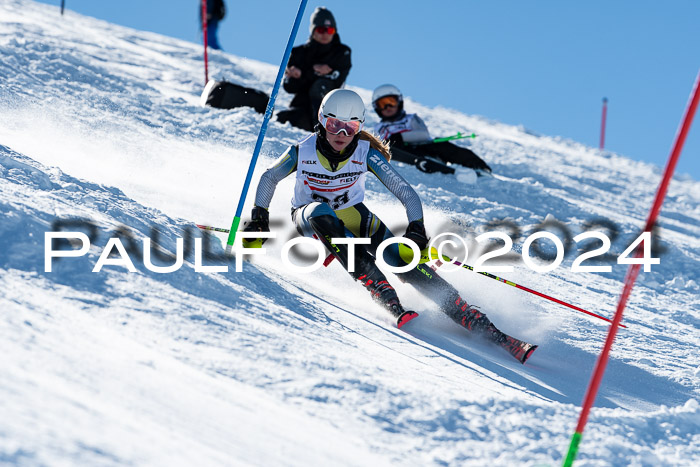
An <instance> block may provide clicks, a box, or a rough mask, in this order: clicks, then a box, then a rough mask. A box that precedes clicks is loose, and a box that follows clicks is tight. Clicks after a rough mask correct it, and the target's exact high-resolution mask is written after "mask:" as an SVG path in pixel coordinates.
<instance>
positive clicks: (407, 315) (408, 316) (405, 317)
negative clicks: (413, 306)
mask: <svg viewBox="0 0 700 467" xmlns="http://www.w3.org/2000/svg"><path fill="white" fill-rule="evenodd" d="M417 317H418V313H416V312H415V311H404V312H403V313H401V316H399V317H398V319H397V320H396V327H397V328H399V329H401V327H402V326H403V325H405V324H406V323H408V322H409V321H411V320H412V319H413V318H417Z"/></svg>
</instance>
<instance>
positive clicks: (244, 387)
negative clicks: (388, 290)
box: [0, 0, 700, 466]
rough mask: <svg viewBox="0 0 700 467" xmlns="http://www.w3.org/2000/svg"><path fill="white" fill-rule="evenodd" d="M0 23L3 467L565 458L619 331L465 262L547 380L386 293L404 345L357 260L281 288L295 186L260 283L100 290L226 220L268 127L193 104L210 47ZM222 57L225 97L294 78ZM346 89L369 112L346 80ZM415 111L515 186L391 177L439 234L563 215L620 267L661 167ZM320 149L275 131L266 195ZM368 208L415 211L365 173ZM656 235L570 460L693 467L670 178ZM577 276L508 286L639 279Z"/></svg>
mask: <svg viewBox="0 0 700 467" xmlns="http://www.w3.org/2000/svg"><path fill="white" fill-rule="evenodd" d="M0 18H2V22H0V106H1V108H2V112H0V217H1V219H2V221H1V222H0V291H1V292H0V310H2V318H1V319H0V356H1V357H0V374H1V375H2V377H1V378H0V463H4V464H11V465H13V464H17V465H76V464H83V465H117V464H136V465H144V464H146V465H389V464H395V465H396V464H400V465H557V464H560V463H561V460H562V458H563V455H564V453H565V452H566V449H567V447H568V443H569V440H570V437H571V434H572V433H573V430H574V428H575V424H576V421H577V418H578V414H579V410H580V409H579V407H580V403H581V401H582V399H583V395H584V392H585V389H586V386H587V384H588V379H589V377H590V374H591V370H592V368H593V365H594V363H595V360H596V357H597V354H598V352H599V351H600V349H601V347H602V343H603V341H604V339H605V336H606V334H607V330H608V327H607V324H606V323H605V322H603V321H601V320H597V319H594V318H590V317H587V316H585V315H583V314H581V313H577V312H574V311H572V310H569V309H567V308H564V307H561V306H559V305H556V304H555V303H552V302H548V301H545V300H542V299H540V298H538V297H535V296H533V295H528V294H526V293H524V292H522V291H519V290H517V289H515V288H513V287H509V286H507V285H504V284H502V283H499V282H497V281H493V280H490V279H487V278H485V277H483V276H480V275H476V274H474V273H471V272H469V271H466V270H463V269H460V270H457V271H455V272H451V273H446V274H445V275H444V276H445V277H446V278H447V279H448V280H449V281H450V282H451V283H453V284H454V285H455V286H456V287H457V288H459V290H460V291H461V292H462V294H463V295H464V296H465V297H467V298H468V299H470V300H471V301H473V302H474V303H477V304H480V305H481V307H482V311H484V312H485V313H487V314H488V316H489V317H490V318H491V319H492V320H493V321H494V322H495V323H496V325H497V326H499V327H500V328H501V329H502V330H503V331H505V332H508V333H510V334H515V335H516V336H517V337H520V338H522V339H526V340H529V341H531V342H534V343H537V344H539V345H540V348H539V349H538V350H537V351H536V352H535V353H534V355H533V357H532V358H531V360H530V361H528V363H527V364H526V365H520V364H518V363H517V362H516V361H515V360H513V359H512V358H511V357H510V356H509V355H508V354H507V353H506V352H504V351H503V350H502V349H500V348H497V347H495V346H493V345H491V344H489V343H486V342H482V341H481V340H480V339H478V338H475V337H473V336H470V335H469V334H468V333H467V332H466V331H465V330H464V329H462V328H460V327H459V326H457V325H456V324H454V323H452V322H451V321H450V320H449V319H448V318H447V317H446V316H444V315H442V314H441V313H440V312H439V311H438V310H436V309H435V306H434V304H433V303H432V302H431V301H430V300H429V299H427V298H425V297H422V296H420V295H419V294H418V293H417V292H415V291H414V290H412V289H411V288H410V287H408V286H405V285H403V284H400V283H398V281H396V280H395V279H394V280H393V282H395V283H396V284H395V285H396V287H397V290H398V291H399V294H400V296H401V297H402V301H403V303H404V304H405V305H406V306H408V307H409V308H413V309H415V310H417V311H418V312H419V313H420V314H421V316H420V317H419V318H418V319H417V320H414V321H413V322H411V324H410V325H407V326H406V328H405V329H406V331H405V332H404V331H399V330H397V329H396V328H395V327H394V326H393V324H392V323H391V320H390V318H389V317H388V316H387V315H386V313H385V312H383V311H382V310H381V309H379V308H378V307H377V306H376V305H374V304H373V303H372V302H371V300H370V298H369V297H368V296H367V295H366V292H365V291H364V290H363V289H362V288H361V287H360V286H359V285H357V284H354V283H353V282H352V280H351V279H350V278H349V277H348V275H347V274H346V273H345V272H344V271H343V270H342V269H341V268H340V266H339V265H338V264H332V265H331V266H330V267H329V268H327V269H324V270H319V271H317V272H315V273H310V274H292V273H290V272H289V271H287V270H285V269H284V268H282V267H280V262H279V254H280V249H281V246H282V244H283V242H284V240H286V239H288V238H290V237H291V236H292V235H293V234H294V232H293V228H292V226H291V221H290V219H289V199H290V197H291V192H292V184H291V180H286V181H285V182H283V183H282V184H280V186H279V188H278V192H277V194H276V196H275V199H274V201H273V204H272V207H271V213H272V220H273V225H274V227H275V229H276V231H277V232H279V237H280V239H279V240H277V241H273V242H269V243H268V244H266V246H267V247H268V248H267V255H266V256H265V257H263V258H256V259H255V260H254V261H251V262H247V263H245V264H244V272H242V273H237V272H235V270H234V267H233V264H232V263H228V264H229V266H230V267H229V272H226V273H200V272H196V271H195V269H194V263H193V261H194V259H193V257H192V256H191V255H189V256H188V258H187V261H186V263H185V265H184V266H183V267H182V268H181V269H180V270H178V271H177V272H174V273H170V274H157V273H153V272H150V271H148V270H147V269H146V268H145V267H144V266H143V264H142V263H141V261H139V260H138V259H139V258H140V257H139V256H138V255H134V257H133V259H134V263H135V264H136V268H137V270H138V271H137V272H135V273H130V272H128V271H127V270H126V269H125V268H123V267H120V266H105V267H104V268H103V269H102V271H101V272H99V273H93V272H91V271H92V268H93V266H94V265H95V263H96V262H97V259H98V257H99V255H100V254H101V253H102V249H103V248H104V246H105V245H106V243H107V240H108V239H109V238H110V237H112V236H116V235H118V234H119V235H121V238H123V239H124V243H125V246H128V247H129V248H130V251H136V252H138V251H140V250H141V249H142V248H141V239H142V238H144V237H152V236H153V232H152V229H155V230H157V232H158V233H159V235H160V239H161V243H162V244H163V248H165V250H167V251H171V252H172V251H174V249H175V240H176V239H177V238H179V237H183V236H188V237H189V238H191V236H196V237H199V236H200V235H201V234H200V233H199V232H197V229H196V228H195V226H194V224H195V223H200V224H207V225H213V226H220V227H228V225H230V222H231V218H232V216H233V212H234V211H235V207H236V204H237V201H238V197H239V196H240V190H241V186H242V182H243V180H244V177H245V172H246V169H247V167H248V162H249V160H250V155H251V153H252V149H253V146H254V143H255V140H256V138H257V133H258V130H259V128H260V124H261V121H262V118H261V116H260V115H259V114H257V113H255V112H254V111H253V110H252V109H247V108H244V109H236V110H232V111H221V110H214V109H205V108H201V107H199V106H198V99H199V93H200V91H201V89H202V85H203V82H202V81H203V76H202V75H203V72H202V63H201V56H200V54H201V50H200V46H199V45H196V44H191V43H187V42H183V41H179V40H175V39H171V38H167V37H163V36H159V35H156V34H152V33H145V32H140V31H135V30H132V29H128V28H124V27H119V26H115V25H112V24H109V23H106V22H103V21H98V20H95V19H92V18H88V17H82V16H79V15H76V14H74V13H72V12H68V14H66V15H65V16H64V17H61V16H60V15H59V14H58V10H57V8H52V7H49V6H46V5H43V4H37V3H34V2H31V1H24V0H3V2H1V3H0ZM280 46H282V44H280ZM240 52H241V53H244V44H241V50H240ZM210 60H211V69H212V72H213V74H214V75H215V76H216V77H219V78H222V77H225V78H227V79H228V80H230V81H234V82H238V83H241V84H243V85H248V86H253V87H256V88H258V89H262V90H265V91H269V90H270V89H271V88H272V84H273V81H274V77H275V74H276V65H270V64H265V63H259V62H255V61H253V60H248V59H245V58H241V57H238V56H234V55H230V54H225V53H220V52H212V53H211V54H210ZM397 83H398V84H400V79H399V77H397ZM349 84H350V86H349V87H350V88H351V89H354V90H356V91H357V92H359V93H360V95H362V97H363V98H364V99H365V101H366V102H368V101H369V97H370V94H371V90H366V89H357V88H354V87H352V85H351V84H352V73H351V74H350V83H349ZM289 97H290V96H289V95H287V94H286V93H284V92H281V93H280V96H279V99H278V103H277V108H284V106H285V105H286V104H287V103H288V102H289ZM446 105H449V103H446ZM406 107H407V108H409V109H410V110H412V111H416V112H418V113H419V114H420V115H421V116H422V117H423V118H424V119H425V120H426V122H427V123H428V125H429V127H430V129H431V131H432V133H433V134H435V135H438V136H439V135H448V134H452V133H454V132H455V131H458V130H462V131H464V130H466V131H473V132H475V133H477V134H478V135H479V136H478V137H477V138H476V139H474V140H471V141H469V142H460V143H459V144H464V145H470V146H471V148H472V149H473V150H474V151H475V152H476V153H477V154H479V155H481V156H482V157H483V158H484V159H485V160H486V161H488V163H489V164H490V165H491V166H492V167H493V169H494V172H495V173H496V174H497V176H496V177H494V178H486V179H479V180H478V182H477V183H476V184H474V185H464V184H461V183H459V182H458V181H457V180H456V179H455V178H454V177H451V176H447V175H427V174H423V173H421V172H418V171H417V170H416V169H415V168H413V167H410V166H404V165H402V164H398V166H399V170H400V171H401V173H402V174H403V175H404V176H405V177H406V179H407V180H408V181H409V182H410V183H411V184H412V185H413V186H414V187H415V188H416V190H417V191H418V193H419V194H420V196H421V198H422V199H423V202H424V206H425V212H426V223H427V226H428V229H429V232H430V233H431V234H433V235H435V234H437V233H439V232H443V231H450V232H455V233H458V234H460V235H467V236H468V238H470V239H473V238H474V236H475V235H476V234H478V233H481V232H483V231H484V230H485V226H486V224H487V223H488V222H490V221H493V220H494V219H510V220H511V221H513V222H515V223H516V224H517V225H518V226H519V227H520V229H521V230H522V232H523V233H524V234H529V233H530V232H532V231H533V229H534V227H535V226H536V225H537V224H539V223H541V222H542V221H544V220H545V219H548V220H554V219H556V220H559V221H562V222H564V223H565V224H566V225H567V226H568V228H569V230H570V231H571V232H572V235H576V234H578V233H580V232H581V231H583V228H582V226H583V225H584V223H585V222H587V221H591V220H594V219H601V218H602V219H605V220H607V221H610V222H612V223H614V224H615V225H616V226H617V227H618V229H619V231H620V237H619V238H618V239H617V240H616V241H615V242H614V243H613V248H612V250H611V251H612V252H613V253H615V254H619V253H620V252H621V251H622V250H623V249H624V248H625V247H626V246H627V245H628V244H629V243H630V242H631V241H632V240H633V239H634V238H635V237H636V236H637V234H638V232H639V230H640V229H641V227H642V226H643V224H644V220H645V218H646V213H647V210H648V208H649V206H650V204H651V200H652V198H653V196H654V192H655V189H656V186H657V184H658V182H659V179H660V173H661V169H660V168H659V167H655V166H652V165H649V164H645V163H641V162H635V161H632V160H630V159H628V158H625V157H622V156H620V155H617V154H613V153H609V152H600V151H598V150H597V149H593V148H589V147H586V146H584V145H582V144H579V143H576V142H573V141H569V140H563V139H561V138H557V137H548V136H543V135H536V134H532V133H531V132H529V131H527V130H526V129H524V128H522V127H513V126H508V125H503V124H500V123H498V122H493V121H487V120H485V119H483V118H480V117H477V116H470V115H465V114H462V113H459V112H456V111H454V110H450V109H447V108H428V107H424V106H422V105H420V104H419V103H416V102H413V101H412V100H411V99H407V104H406ZM368 110H369V109H368ZM368 115H369V120H370V123H372V122H373V121H374V119H375V117H374V115H373V114H372V113H370V112H368ZM696 124H697V123H696ZM303 135H304V133H303V132H301V131H299V130H296V129H294V128H292V127H290V126H288V125H280V124H278V123H277V122H274V121H273V122H271V124H270V127H269V129H268V132H267V137H266V139H265V143H264V145H263V150H262V157H261V159H260V161H259V164H258V169H257V170H256V176H255V177H254V180H257V177H258V175H259V174H260V172H261V170H263V169H264V167H265V166H266V165H267V164H268V163H269V162H270V161H271V160H273V159H274V158H275V157H276V156H277V155H278V154H279V153H280V152H281V151H283V150H284V148H285V147H286V146H287V145H289V144H290V143H292V142H294V141H296V140H298V139H300V138H301V137H303ZM252 188H253V190H254V188H255V186H253V187H252ZM368 189H369V190H368V191H369V192H370V193H369V195H368V199H367V201H366V202H367V204H368V205H369V206H370V207H371V208H372V209H373V210H374V211H375V212H376V213H377V214H378V215H379V216H380V217H381V218H382V219H383V220H384V221H385V222H386V223H387V224H388V225H389V226H390V227H391V228H392V229H395V231H396V232H402V231H403V228H404V226H405V224H406V219H405V214H404V211H403V209H402V207H401V206H400V204H399V203H398V201H396V200H395V199H393V196H392V195H391V194H389V193H388V192H387V191H386V190H385V189H384V188H383V187H382V186H381V185H380V183H378V182H377V181H376V180H374V179H372V178H371V177H369V178H368ZM252 193H254V191H252V190H251V194H250V195H249V197H248V202H247V205H246V209H245V211H244V212H245V213H247V212H249V207H250V206H251V205H252V201H253V195H252ZM67 219H84V220H89V221H91V222H92V223H94V225H95V226H96V233H97V239H96V241H94V242H93V245H92V247H91V249H90V251H89V253H88V254H87V255H86V256H85V257H82V258H63V259H60V260H55V261H54V263H53V271H52V272H44V234H45V232H49V231H52V230H54V229H55V222H56V221H57V220H67ZM659 224H660V226H661V230H660V237H661V239H662V242H663V248H665V250H666V251H665V252H664V253H663V255H662V259H661V264H660V265H659V266H655V267H653V269H652V272H651V273H642V274H640V277H639V279H638V281H637V285H636V287H635V289H634V291H633V294H632V297H631V299H630V302H629V305H628V307H627V311H626V314H625V320H624V322H625V323H626V324H627V325H628V326H629V328H628V329H623V330H620V332H619V333H618V337H617V340H616V342H615V345H614V347H613V352H612V354H611V359H610V362H609V365H608V368H607V373H606V376H605V378H604V380H603V384H602V385H601V388H600V391H599V394H598V398H597V400H596V406H595V408H594V409H593V411H592V413H591V416H590V418H589V421H588V425H587V427H586V431H585V433H584V437H583V441H582V444H581V448H580V451H579V455H578V461H577V465H588V466H603V465H606V466H607V465H636V466H647V465H648V466H652V465H653V466H657V465H698V463H699V462H700V407H699V404H698V398H699V397H700V364H699V362H700V354H699V352H698V342H699V341H700V330H699V328H700V299H699V295H700V294H699V291H700V285H699V283H700V268H698V260H699V255H700V240H699V237H700V182H698V181H695V180H693V179H690V178H687V177H682V178H679V177H677V178H674V180H673V182H672V184H671V185H670V189H669V193H668V196H667V199H666V203H665V205H664V209H663V210H662V212H661V217H660V221H659ZM83 231H85V232H86V233H91V232H90V229H84V230H83ZM553 232H554V233H559V232H558V231H556V230H553ZM221 238H222V239H225V237H221ZM524 238H525V235H523V236H521V237H519V238H518V239H517V240H516V242H515V247H514V250H515V251H516V252H518V253H519V252H520V249H521V248H522V244H523V241H524ZM471 245H472V250H474V249H475V248H474V247H475V244H473V243H472V244H471ZM212 250H213V251H215V252H220V251H221V249H220V246H219V243H218V242H215V245H214V247H213V248H212ZM475 252H476V251H472V253H475ZM575 257H576V254H574V253H573V252H572V253H571V254H569V255H568V256H567V257H566V259H565V261H564V263H563V264H562V265H561V266H560V267H558V268H557V269H555V270H554V271H552V272H550V273H547V274H538V273H535V272H534V271H532V270H531V269H529V268H527V267H526V266H525V265H523V264H522V263H519V264H518V265H517V266H516V267H515V271H514V272H512V273H507V274H505V273H504V274H502V275H503V276H505V277H507V278H508V279H510V280H512V281H515V282H517V283H520V284H523V285H525V286H528V287H531V288H534V289H536V290H538V291H541V292H543V293H546V294H550V295H553V296H555V297H558V298H560V299H562V300H565V301H568V302H570V303H574V304H576V305H578V306H580V307H583V308H585V309H588V310H591V311H594V312H596V313H600V314H602V315H604V316H606V317H612V314H613V312H614V309H615V304H616V300H617V296H618V294H619V292H620V290H621V288H622V284H621V280H622V278H623V276H624V273H625V270H626V266H622V265H616V264H614V263H613V271H612V273H573V272H571V269H570V268H571V263H572V261H573V260H574V259H575ZM154 261H155V262H156V263H157V264H159V265H167V264H168V263H169V262H168V261H167V260H166V261H165V262H163V261H160V262H159V260H154ZM205 263H206V264H208V265H212V264H214V263H213V262H211V261H209V262H207V261H205Z"/></svg>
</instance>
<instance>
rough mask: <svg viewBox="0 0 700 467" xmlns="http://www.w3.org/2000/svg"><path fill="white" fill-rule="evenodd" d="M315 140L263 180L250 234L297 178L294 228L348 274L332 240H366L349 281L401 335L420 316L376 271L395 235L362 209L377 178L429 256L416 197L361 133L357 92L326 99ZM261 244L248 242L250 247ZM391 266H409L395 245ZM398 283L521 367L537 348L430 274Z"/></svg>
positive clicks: (265, 223) (379, 146) (383, 149)
mask: <svg viewBox="0 0 700 467" xmlns="http://www.w3.org/2000/svg"><path fill="white" fill-rule="evenodd" d="M318 120H319V123H318V124H317V125H316V128H315V132H314V133H312V134H310V135H309V136H307V137H306V138H304V139H303V140H301V141H300V142H299V143H297V144H294V145H291V146H289V148H288V149H287V150H286V151H285V152H284V153H283V154H282V155H281V156H280V157H279V158H278V159H277V161H276V162H275V163H274V164H273V165H272V166H271V167H269V168H268V169H267V170H266V171H265V172H264V173H263V175H262V176H261V178H260V181H259V183H258V188H257V192H256V196H255V207H254V208H253V211H252V215H251V221H250V222H248V223H246V227H245V229H244V230H245V231H247V232H267V231H269V213H268V208H269V206H270V202H271V201H272V197H273V195H274V192H275V189H276V187H277V184H278V183H279V182H280V181H281V180H282V179H284V178H286V177H287V176H289V175H291V174H292V173H295V177H296V185H295V188H294V196H293V198H292V220H293V222H294V224H295V225H296V228H297V230H298V231H299V233H301V234H302V235H304V236H307V237H315V238H318V239H319V240H320V241H321V242H323V244H324V245H325V246H326V248H327V249H328V251H329V252H331V253H332V254H333V255H334V256H335V258H337V259H338V261H339V262H340V264H341V265H342V266H343V267H344V268H345V269H346V270H349V252H348V245H345V244H340V243H334V242H333V239H334V238H343V237H363V238H369V239H370V241H371V243H370V244H368V245H355V247H354V249H355V265H354V266H355V267H354V272H350V275H351V276H352V277H353V278H354V279H355V280H358V281H360V282H361V283H362V285H364V287H366V288H367V290H369V292H370V293H371V295H372V298H374V299H375V301H377V302H378V303H379V304H381V305H382V306H383V307H384V308H385V309H386V310H388V311H389V312H390V313H391V314H392V315H393V316H394V317H395V318H396V320H397V321H396V324H397V326H398V327H401V326H403V325H404V324H405V323H407V322H408V321H410V320H411V319H413V318H415V317H416V316H418V315H417V313H415V312H413V311H407V310H405V309H404V308H403V306H402V305H401V302H400V301H399V297H398V296H397V294H396V291H395V290H394V288H393V287H392V286H391V284H390V283H389V281H388V280H387V278H386V276H385V275H384V274H383V273H382V272H381V271H380V270H379V268H378V267H377V265H376V264H375V257H374V255H375V253H376V250H377V247H378V246H379V244H380V243H381V242H383V241H384V240H385V239H387V238H391V237H393V236H394V235H393V234H392V233H391V232H390V231H389V229H388V228H387V227H386V225H385V224H384V223H383V222H382V221H381V220H380V219H379V218H378V217H377V216H375V215H374V214H373V213H372V212H371V211H370V210H369V209H368V208H367V207H366V206H365V204H364V194H365V177H366V175H367V174H368V173H371V174H373V175H374V176H376V177H377V178H378V179H379V180H380V181H381V182H382V183H383V184H384V185H385V186H386V187H387V188H388V189H389V191H391V192H392V193H393V194H394V195H395V196H396V197H397V198H398V199H399V200H400V201H401V203H402V204H403V205H404V208H405V209H406V215H407V217H408V221H409V224H408V228H407V229H406V233H405V234H404V236H405V237H406V238H408V239H410V240H412V241H414V242H415V243H416V244H417V245H418V248H420V249H421V250H423V249H425V248H426V247H427V245H428V237H427V235H426V232H425V227H424V225H423V208H422V205H421V201H420V198H419V197H418V194H417V193H416V192H415V191H414V190H413V188H411V186H410V185H409V184H408V183H407V182H406V181H405V180H404V179H403V177H401V175H400V174H399V173H398V172H397V171H396V170H395V169H394V168H393V167H392V166H391V164H390V163H389V160H390V159H391V153H390V151H389V148H388V147H387V145H386V144H385V143H383V142H382V141H381V140H379V139H378V138H376V137H375V136H373V135H372V134H371V133H368V132H366V131H364V130H363V125H364V121H365V106H364V103H363V101H362V98H360V96H359V95H358V94H357V93H355V92H354V91H351V90H348V89H337V90H334V91H331V92H330V93H328V94H327V95H326V97H325V98H324V99H323V101H322V103H321V106H320V109H319V113H318ZM263 241H264V239H257V240H250V239H249V240H248V242H247V243H248V246H255V245H261V244H262V242H263ZM384 260H385V261H386V262H387V263H388V264H391V265H392V266H404V265H406V264H407V262H406V261H405V260H404V259H402V257H401V254H400V252H399V247H398V245H397V244H393V245H391V246H390V247H389V248H387V249H386V250H385V252H384ZM399 279H400V280H402V281H403V282H408V283H410V284H411V285H413V286H415V287H416V288H417V289H419V290H420V291H421V292H422V293H424V294H426V295H427V296H429V297H431V298H432V299H434V300H435V301H436V302H437V303H438V304H439V305H440V307H441V309H442V311H443V312H445V313H446V314H448V315H449V316H450V317H452V319H454V320H455V321H457V322H458V323H460V324H461V325H462V326H464V327H465V328H467V329H469V330H472V331H478V332H482V333H484V334H485V335H486V336H488V337H489V338H491V339H492V340H494V341H495V342H497V343H499V344H501V345H502V346H503V347H505V348H506V349H507V350H508V351H509V352H510V353H511V354H512V355H513V356H514V357H515V358H517V359H518V360H519V361H521V362H524V361H525V360H526V359H527V358H528V357H529V355H530V354H531V353H532V351H533V350H534V348H535V347H536V346H532V345H530V344H527V343H525V342H522V341H519V340H517V339H513V338H512V337H510V336H507V335H506V334H504V333H502V332H501V331H499V330H498V329H497V328H496V327H495V326H494V325H493V324H492V323H491V321H490V320H489V319H488V318H487V317H486V316H485V315H484V314H483V313H481V312H479V311H478V310H476V309H475V308H474V307H472V306H471V305H469V304H467V302H466V301H465V300H464V299H463V298H461V297H460V295H459V293H458V292H457V290H456V289H455V288H454V287H452V286H451V285H450V284H449V283H448V282H446V281H445V280H444V279H442V278H441V277H440V276H438V275H437V273H435V272H434V271H433V270H432V269H430V268H429V267H427V266H425V265H423V264H419V265H418V267H416V268H415V269H413V270H411V271H409V272H406V273H403V274H400V275H399Z"/></svg>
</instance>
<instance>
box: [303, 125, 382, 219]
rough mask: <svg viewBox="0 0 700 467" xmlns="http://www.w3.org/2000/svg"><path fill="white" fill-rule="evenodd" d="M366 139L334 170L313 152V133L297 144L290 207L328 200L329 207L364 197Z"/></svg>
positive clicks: (337, 206)
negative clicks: (345, 161) (343, 163)
mask: <svg viewBox="0 0 700 467" xmlns="http://www.w3.org/2000/svg"><path fill="white" fill-rule="evenodd" d="M369 147H370V146H369V141H364V140H360V141H359V142H358V143H357V148H356V149H355V152H354V153H353V154H352V155H351V156H350V159H349V160H348V161H347V163H346V164H345V165H344V166H343V167H341V168H340V169H338V170H337V171H336V172H331V171H330V170H327V169H326V168H325V167H323V165H321V161H320V160H319V158H318V155H317V154H316V134H312V135H311V136H309V137H308V138H306V139H305V140H304V141H302V142H301V143H299V154H298V161H297V179H296V185H295V186H294V198H292V206H293V207H294V208H299V207H301V206H305V205H307V204H309V203H313V202H320V203H327V204H328V205H329V206H330V207H331V209H333V210H334V211H337V210H338V209H343V208H347V207H350V206H354V205H355V204H357V203H361V202H362V201H363V200H364V199H365V175H366V174H367V153H368V152H369Z"/></svg>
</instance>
